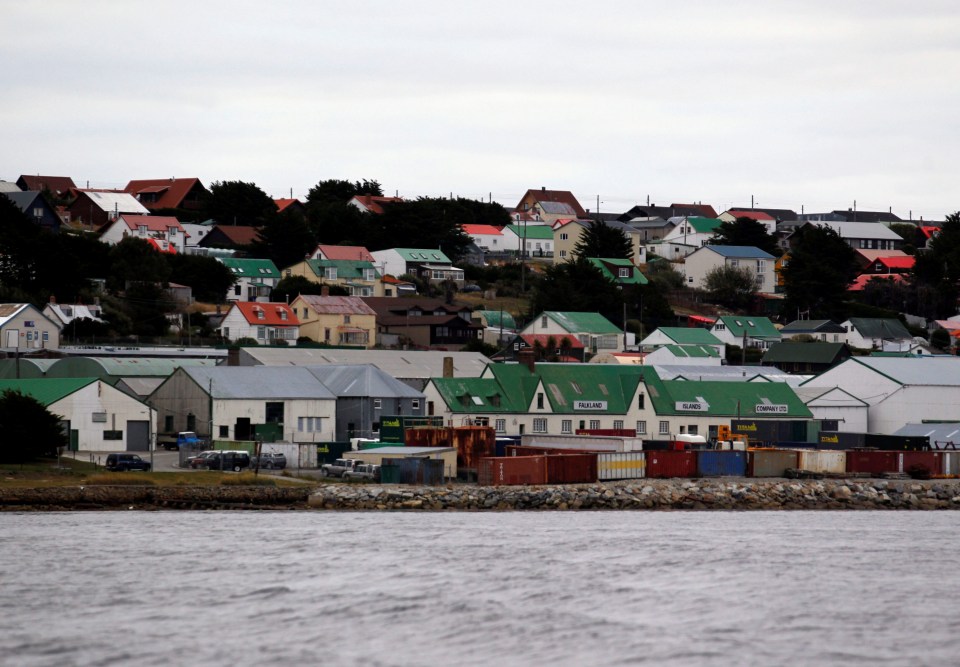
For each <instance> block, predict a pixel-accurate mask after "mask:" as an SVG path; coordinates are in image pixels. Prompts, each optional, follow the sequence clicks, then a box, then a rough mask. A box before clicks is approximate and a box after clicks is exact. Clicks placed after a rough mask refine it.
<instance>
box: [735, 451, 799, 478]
mask: <svg viewBox="0 0 960 667" xmlns="http://www.w3.org/2000/svg"><path fill="white" fill-rule="evenodd" d="M796 467H797V452H795V451H791V450H789V449H751V450H749V451H748V452H747V475H749V476H750V477H785V476H786V471H787V468H796Z"/></svg>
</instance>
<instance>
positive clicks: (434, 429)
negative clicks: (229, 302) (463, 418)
mask: <svg viewBox="0 0 960 667" xmlns="http://www.w3.org/2000/svg"><path fill="white" fill-rule="evenodd" d="M452 443H453V429H452V428H450V427H448V426H417V427H414V428H408V429H404V431H403V444H405V445H407V446H408V447H453V444H452Z"/></svg>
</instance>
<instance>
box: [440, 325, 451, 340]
mask: <svg viewBox="0 0 960 667" xmlns="http://www.w3.org/2000/svg"><path fill="white" fill-rule="evenodd" d="M448 336H450V327H437V338H447V337H448Z"/></svg>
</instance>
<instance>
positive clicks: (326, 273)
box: [323, 266, 337, 280]
mask: <svg viewBox="0 0 960 667" xmlns="http://www.w3.org/2000/svg"><path fill="white" fill-rule="evenodd" d="M323 277H324V278H326V279H327V280H336V279H337V267H335V266H328V267H326V268H325V269H324V270H323Z"/></svg>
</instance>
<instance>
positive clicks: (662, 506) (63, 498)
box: [0, 478, 960, 511]
mask: <svg viewBox="0 0 960 667" xmlns="http://www.w3.org/2000/svg"><path fill="white" fill-rule="evenodd" d="M130 508H132V509H248V510H249V509H261V510H264V509H306V508H313V509H319V510H374V511H376V510H465V511H478V510H680V509H693V510H711V509H716V510H782V509H787V510H805V509H806V510H822V509H845V510H850V509H864V510H881V509H899V510H944V509H960V482H958V480H932V481H914V480H880V479H876V480H875V479H855V480H781V479H773V480H770V479H763V480H757V479H733V478H722V479H671V480H636V481H633V482H615V483H607V484H579V485H563V486H537V487H526V486H502V487H477V486H469V485H452V486H448V487H412V486H393V485H383V486H381V485H376V484H369V485H361V484H328V485H324V486H320V487H306V488H270V487H137V486H87V487H52V488H28V489H0V510H3V511H24V510H49V511H57V510H90V509H130Z"/></svg>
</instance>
